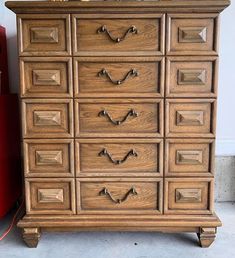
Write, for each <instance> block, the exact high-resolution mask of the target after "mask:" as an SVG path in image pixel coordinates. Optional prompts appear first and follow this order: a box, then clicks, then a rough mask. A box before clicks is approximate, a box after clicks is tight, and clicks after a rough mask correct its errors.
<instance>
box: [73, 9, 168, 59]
mask: <svg viewBox="0 0 235 258" xmlns="http://www.w3.org/2000/svg"><path fill="white" fill-rule="evenodd" d="M96 17H97V18H96ZM163 19H164V15H162V14H154V15H134V14H128V15H126V14H122V15H105V14H102V15H96V16H94V15H92V16H89V15H87V14H86V15H81V14H78V15H73V43H74V46H73V50H74V55H86V56H87V55H92V56H94V55H102V56H103V55H104V52H105V55H112V56H115V55H116V56H119V55H120V54H123V55H125V53H129V54H130V55H146V54H147V53H148V54H159V55H160V54H163V51H164V49H163V47H164V46H163V42H164V21H163ZM94 42H95V44H94ZM146 52H147V53H146Z"/></svg>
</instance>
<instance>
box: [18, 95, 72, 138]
mask: <svg viewBox="0 0 235 258" xmlns="http://www.w3.org/2000/svg"><path fill="white" fill-rule="evenodd" d="M22 114H23V136H24V137H25V138H30V137H32V138H50V137H54V138H63V137H73V101H72V100H65V99H62V100H54V99H47V100H45V99H29V100H28V99H25V100H23V102H22Z"/></svg>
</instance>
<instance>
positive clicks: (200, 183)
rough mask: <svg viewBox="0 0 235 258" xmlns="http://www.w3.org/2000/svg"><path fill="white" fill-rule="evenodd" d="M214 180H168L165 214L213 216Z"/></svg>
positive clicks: (165, 195)
mask: <svg viewBox="0 0 235 258" xmlns="http://www.w3.org/2000/svg"><path fill="white" fill-rule="evenodd" d="M213 183H214V181H213V179H212V178H209V179H203V178H194V179H189V178H166V179H165V188H164V189H165V190H164V191H165V193H164V205H165V207H164V213H165V214H211V213H212V212H213Z"/></svg>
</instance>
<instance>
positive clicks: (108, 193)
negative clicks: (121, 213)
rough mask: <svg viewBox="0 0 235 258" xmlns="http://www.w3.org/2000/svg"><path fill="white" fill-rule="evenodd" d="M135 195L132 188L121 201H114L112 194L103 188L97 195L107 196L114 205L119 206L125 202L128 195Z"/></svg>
mask: <svg viewBox="0 0 235 258" xmlns="http://www.w3.org/2000/svg"><path fill="white" fill-rule="evenodd" d="M131 194H132V195H137V194H138V193H137V192H136V190H135V188H134V187H132V188H131V189H130V190H129V191H128V192H127V193H126V194H125V195H124V196H123V198H121V199H115V198H114V197H113V196H112V194H111V193H110V192H109V190H108V189H107V188H106V187H104V188H103V189H102V190H101V191H100V192H99V195H107V196H108V197H109V198H110V199H111V200H112V201H113V202H114V203H117V204H120V203H122V202H124V201H126V200H127V198H128V196H129V195H131Z"/></svg>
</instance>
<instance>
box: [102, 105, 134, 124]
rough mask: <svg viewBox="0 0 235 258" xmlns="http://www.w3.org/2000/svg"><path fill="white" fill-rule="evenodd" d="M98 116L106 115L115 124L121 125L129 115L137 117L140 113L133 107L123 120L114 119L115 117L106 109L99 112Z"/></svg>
mask: <svg viewBox="0 0 235 258" xmlns="http://www.w3.org/2000/svg"><path fill="white" fill-rule="evenodd" d="M98 116H106V117H107V118H108V120H109V121H110V122H111V123H112V124H114V125H120V124H122V123H124V122H125V121H126V120H127V118H128V117H129V116H132V117H137V116H138V113H137V112H136V111H135V110H134V109H131V110H130V111H129V112H128V113H127V114H126V115H125V116H124V117H123V119H121V120H113V118H112V117H111V116H110V115H109V113H108V111H106V110H102V111H100V112H99V114H98Z"/></svg>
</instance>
